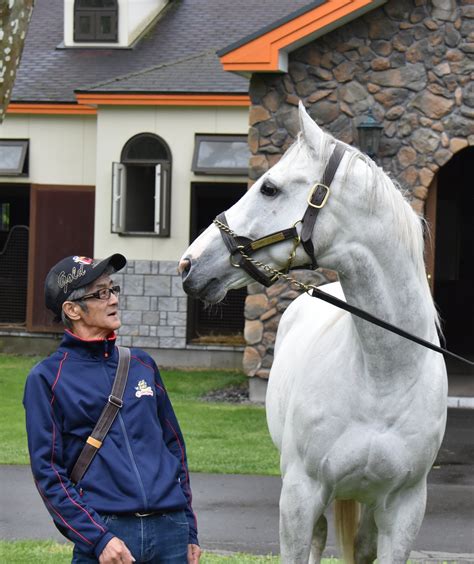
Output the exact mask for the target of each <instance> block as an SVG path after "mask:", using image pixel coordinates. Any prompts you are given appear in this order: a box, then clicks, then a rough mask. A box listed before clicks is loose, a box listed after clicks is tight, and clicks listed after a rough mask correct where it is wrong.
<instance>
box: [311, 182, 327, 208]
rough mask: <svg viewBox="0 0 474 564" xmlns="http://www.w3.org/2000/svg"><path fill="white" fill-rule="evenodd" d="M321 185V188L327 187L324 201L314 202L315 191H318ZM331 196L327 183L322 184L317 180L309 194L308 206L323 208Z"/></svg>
mask: <svg viewBox="0 0 474 564" xmlns="http://www.w3.org/2000/svg"><path fill="white" fill-rule="evenodd" d="M320 186H321V188H325V189H326V194H325V195H324V198H323V201H322V202H321V203H320V204H313V202H312V201H311V199H312V197H313V196H314V193H315V192H316V190H317V189H318V188H319V187H320ZM328 198H329V187H328V186H326V184H321V182H316V184H315V185H314V186H313V187H312V188H311V192H310V193H309V195H308V199H307V202H308V206H311V207H312V208H316V209H318V210H319V209H321V208H323V207H324V206H325V205H326V202H327V201H328Z"/></svg>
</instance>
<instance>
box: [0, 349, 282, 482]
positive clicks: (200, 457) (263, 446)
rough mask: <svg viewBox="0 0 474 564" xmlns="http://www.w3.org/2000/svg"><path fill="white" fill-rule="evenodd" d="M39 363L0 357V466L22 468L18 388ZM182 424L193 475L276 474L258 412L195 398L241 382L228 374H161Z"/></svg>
mask: <svg viewBox="0 0 474 564" xmlns="http://www.w3.org/2000/svg"><path fill="white" fill-rule="evenodd" d="M38 360H39V359H37V358H36V359H35V358H31V357H16V356H12V355H0V395H1V397H2V398H4V402H3V403H4V405H3V410H2V411H1V412H0V464H27V463H28V452H27V447H26V434H25V423H24V410H23V406H22V403H21V402H22V397H23V386H24V383H25V378H26V376H27V374H28V372H29V370H30V369H31V367H32V366H33V365H34V364H35V363H36V362H38ZM162 376H163V380H164V381H165V384H166V387H167V389H168V392H169V395H170V397H171V400H172V402H173V405H174V408H175V410H176V414H177V416H178V419H179V421H180V424H181V428H182V430H183V434H184V437H185V440H186V446H187V451H188V460H189V468H190V470H191V471H192V472H216V473H231V474H263V475H279V468H278V453H277V451H276V449H275V447H274V446H273V443H272V442H271V440H270V436H269V434H268V431H267V425H266V421H265V411H264V409H263V407H259V406H251V405H231V404H225V403H216V402H212V403H211V402H204V401H202V400H200V397H201V396H203V395H204V394H206V393H207V392H209V391H211V390H217V389H221V388H225V387H227V386H229V385H245V383H246V377H245V376H244V375H243V374H241V373H238V372H230V371H178V370H173V371H163V373H162Z"/></svg>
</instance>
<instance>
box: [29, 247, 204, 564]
mask: <svg viewBox="0 0 474 564" xmlns="http://www.w3.org/2000/svg"><path fill="white" fill-rule="evenodd" d="M125 264H126V259H125V257H124V256H122V255H120V254H115V255H112V256H111V257H109V258H107V259H105V260H102V261H96V260H92V259H90V258H87V257H80V256H71V257H67V258H65V259H63V260H61V261H60V262H59V263H58V264H56V265H55V266H54V267H53V268H52V269H51V271H50V272H49V274H48V276H47V278H46V282H45V299H46V306H47V307H48V308H49V309H50V310H52V311H53V312H54V313H55V314H56V317H57V319H58V320H62V322H63V324H64V326H65V332H64V336H63V340H62V342H61V344H60V346H59V348H58V350H57V351H56V352H55V353H54V354H53V355H52V356H50V357H49V358H47V359H45V360H43V361H42V362H40V363H39V364H37V365H36V366H35V367H34V368H33V370H32V371H31V373H30V374H29V376H28V379H27V382H26V387H25V395H24V406H25V410H26V426H27V432H28V447H29V451H30V458H31V467H32V471H33V476H34V479H35V483H36V486H37V488H38V491H39V493H40V495H41V497H42V498H43V501H44V503H45V505H46V507H47V509H48V511H49V512H50V514H51V516H52V518H53V520H54V523H55V525H56V527H57V528H58V529H59V530H60V531H61V532H62V533H63V534H64V535H65V536H66V537H67V538H68V539H69V540H71V541H72V542H73V543H74V544H75V547H74V552H73V559H72V562H73V563H74V564H85V563H92V562H100V563H101V564H115V563H122V564H129V563H131V562H147V563H158V562H159V563H167V564H182V563H189V564H191V563H193V564H195V563H197V562H199V558H200V548H199V546H198V540H197V528H196V520H195V517H194V513H193V511H192V507H191V489H190V484H189V473H188V468H187V461H186V452H185V447H184V441H183V437H182V435H181V431H180V428H179V425H178V422H177V420H176V417H175V414H174V412H173V408H172V406H171V403H170V400H169V398H168V396H167V393H166V390H165V386H164V384H163V381H162V380H161V377H160V373H159V371H158V368H157V367H156V365H155V363H154V361H153V360H152V358H151V357H150V356H149V355H148V354H146V353H145V352H143V351H141V350H138V349H131V359H130V366H129V370H128V376H127V379H126V384H125V388H124V393H123V402H118V403H117V402H116V403H117V406H120V403H122V406H121V408H120V409H118V410H116V411H117V413H118V414H117V415H116V416H115V419H114V420H113V423H112V425H111V427H110V430H109V431H108V433H107V434H106V436H105V438H104V439H103V441H97V440H96V439H94V438H91V434H92V431H93V429H94V426H95V425H96V423H97V421H98V419H99V417H100V416H101V412H102V411H103V409H104V407H105V406H106V404H107V402H108V398H109V400H110V396H111V390H112V385H113V383H114V379H115V377H116V371H117V364H118V356H119V355H118V350H117V347H116V346H115V339H116V336H115V331H116V330H117V329H118V328H119V327H120V317H119V311H118V295H119V292H120V287H119V286H117V285H115V284H114V281H113V279H112V278H111V275H113V273H115V272H117V271H118V270H121V269H122V268H123V267H124V266H125ZM124 373H125V374H126V373H127V372H126V370H125V371H124ZM112 399H114V398H112ZM112 403H113V402H112ZM86 441H87V443H89V444H92V445H94V449H97V451H95V450H94V457H93V459H92V461H91V462H90V464H89V466H88V467H87V469H86V471H85V473H84V474H83V476H82V478H80V479H79V480H78V481H77V483H75V482H73V481H72V480H71V472H72V469H73V468H74V466H75V463H76V461H77V459H78V457H79V455H80V453H81V451H82V450H83V447H84V445H85V443H86Z"/></svg>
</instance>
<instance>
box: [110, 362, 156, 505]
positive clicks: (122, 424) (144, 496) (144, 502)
mask: <svg viewBox="0 0 474 564" xmlns="http://www.w3.org/2000/svg"><path fill="white" fill-rule="evenodd" d="M104 356H105V355H104ZM102 368H103V369H104V372H105V373H106V374H107V378H108V379H109V380H110V376H109V374H108V372H107V369H106V367H105V365H102ZM117 419H118V420H119V421H120V427H121V428H122V433H123V436H124V439H125V445H126V447H127V451H128V455H129V457H130V461H131V463H132V467H133V470H134V472H135V476H136V477H137V482H138V485H139V487H140V493H141V495H142V499H143V511H146V510H147V509H148V501H147V497H146V494H145V487H144V485H143V481H142V478H141V476H140V472H139V471H138V467H137V463H136V462H135V458H134V457H133V452H132V447H131V446H130V441H129V439H128V435H127V430H126V428H125V423H124V421H123V418H122V414H121V413H120V412H119V414H118V417H117Z"/></svg>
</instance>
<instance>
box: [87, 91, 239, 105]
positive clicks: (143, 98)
mask: <svg viewBox="0 0 474 564" xmlns="http://www.w3.org/2000/svg"><path fill="white" fill-rule="evenodd" d="M76 98H77V101H78V102H79V103H80V104H89V105H93V106H192V107H196V106H227V107H229V106H242V107H247V106H250V98H249V96H248V95H247V94H110V93H103V94H101V93H97V94H94V93H90V94H89V93H87V94H79V93H77V94H76Z"/></svg>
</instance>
